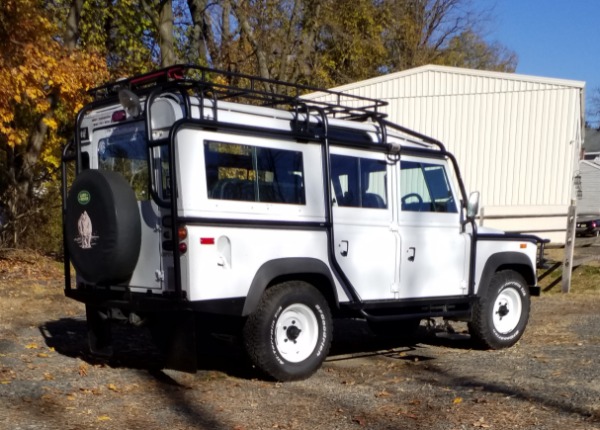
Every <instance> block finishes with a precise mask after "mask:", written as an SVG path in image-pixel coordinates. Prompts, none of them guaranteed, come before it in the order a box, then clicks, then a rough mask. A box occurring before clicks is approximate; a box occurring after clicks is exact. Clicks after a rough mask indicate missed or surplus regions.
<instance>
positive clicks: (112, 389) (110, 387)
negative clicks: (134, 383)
mask: <svg viewBox="0 0 600 430" xmlns="http://www.w3.org/2000/svg"><path fill="white" fill-rule="evenodd" d="M106 388H108V389H109V390H110V391H114V392H118V391H119V390H118V389H117V386H116V385H115V384H108V385H107V386H106Z"/></svg>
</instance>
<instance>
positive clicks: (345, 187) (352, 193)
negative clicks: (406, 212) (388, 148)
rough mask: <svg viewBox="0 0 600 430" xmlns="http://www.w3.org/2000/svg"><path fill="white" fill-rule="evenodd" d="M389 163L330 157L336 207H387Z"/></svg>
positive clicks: (339, 156) (356, 158)
mask: <svg viewBox="0 0 600 430" xmlns="http://www.w3.org/2000/svg"><path fill="white" fill-rule="evenodd" d="M386 166H387V165H386V163H385V162H383V161H379V160H373V159H370V158H359V157H350V156H345V155H332V156H331V185H332V188H333V194H334V204H337V205H338V206H345V207H362V208H374V209H385V208H387V185H386V180H387V174H386Z"/></svg>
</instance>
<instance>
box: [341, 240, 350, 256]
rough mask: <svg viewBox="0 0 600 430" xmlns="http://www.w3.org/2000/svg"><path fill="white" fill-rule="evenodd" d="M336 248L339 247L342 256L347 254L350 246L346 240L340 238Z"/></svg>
mask: <svg viewBox="0 0 600 430" xmlns="http://www.w3.org/2000/svg"><path fill="white" fill-rule="evenodd" d="M338 248H340V254H342V257H347V256H348V249H349V248H350V246H349V244H348V241H347V240H342V241H341V242H340V243H339V245H338Z"/></svg>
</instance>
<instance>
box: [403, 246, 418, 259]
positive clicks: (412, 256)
mask: <svg viewBox="0 0 600 430" xmlns="http://www.w3.org/2000/svg"><path fill="white" fill-rule="evenodd" d="M406 252H407V253H408V261H415V256H416V255H417V250H416V248H415V247H413V246H411V247H410V248H408V251H406Z"/></svg>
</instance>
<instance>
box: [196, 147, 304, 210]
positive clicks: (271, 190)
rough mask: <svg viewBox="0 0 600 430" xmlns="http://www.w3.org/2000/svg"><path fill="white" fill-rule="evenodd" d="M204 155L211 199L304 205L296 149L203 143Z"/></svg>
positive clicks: (300, 169)
mask: <svg viewBox="0 0 600 430" xmlns="http://www.w3.org/2000/svg"><path fill="white" fill-rule="evenodd" d="M204 158H205V162H206V184H207V192H208V196H209V198H211V199H218V200H241V201H249V202H265V203H290V204H302V205H303V204H305V195H304V179H303V178H304V168H303V163H302V153H301V152H299V151H288V150H282V149H272V148H262V147H255V146H249V145H239V144H232V143H222V142H205V143H204Z"/></svg>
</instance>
